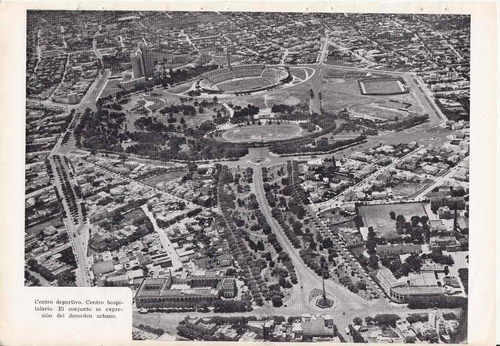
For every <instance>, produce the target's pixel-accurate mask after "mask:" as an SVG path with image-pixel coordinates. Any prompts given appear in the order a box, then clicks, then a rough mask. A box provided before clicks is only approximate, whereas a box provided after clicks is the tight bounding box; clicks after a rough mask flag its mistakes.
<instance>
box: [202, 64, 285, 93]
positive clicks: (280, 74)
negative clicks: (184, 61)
mask: <svg viewBox="0 0 500 346" xmlns="http://www.w3.org/2000/svg"><path fill="white" fill-rule="evenodd" d="M201 78H202V79H201V80H200V81H199V86H200V89H201V90H202V91H204V92H207V93H226V94H242V93H251V92H256V91H262V90H267V89H271V88H273V87H276V86H278V85H280V84H283V83H286V82H287V81H289V80H291V76H290V74H289V72H288V71H287V70H286V69H284V68H278V67H266V65H239V66H229V67H225V68H221V69H217V70H215V71H210V72H206V73H205V74H203V75H202V76H201Z"/></svg>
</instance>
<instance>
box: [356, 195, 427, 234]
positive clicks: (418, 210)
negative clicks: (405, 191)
mask: <svg viewBox="0 0 500 346" xmlns="http://www.w3.org/2000/svg"><path fill="white" fill-rule="evenodd" d="M391 211H393V212H394V213H396V216H397V215H400V214H401V215H403V216H404V217H405V219H406V220H410V218H411V217H412V216H415V215H417V216H424V215H427V213H426V212H425V209H424V206H423V205H422V203H400V204H381V205H366V206H365V205H364V206H360V207H359V210H358V213H359V215H360V216H361V217H362V218H363V223H364V225H365V227H370V226H373V228H374V229H375V232H377V235H378V236H387V235H388V234H391V233H395V232H396V220H392V219H391V217H390V216H389V213H390V212H391Z"/></svg>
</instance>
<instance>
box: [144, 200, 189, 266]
mask: <svg viewBox="0 0 500 346" xmlns="http://www.w3.org/2000/svg"><path fill="white" fill-rule="evenodd" d="M141 209H142V210H143V211H144V214H146V216H147V217H148V218H149V220H150V221H151V223H152V224H153V228H154V230H155V232H156V233H157V234H158V236H159V237H160V240H161V244H162V245H163V248H164V250H165V251H166V252H167V253H168V256H169V257H170V259H171V260H172V269H173V271H176V270H177V269H179V268H182V262H181V258H180V257H179V255H178V254H177V251H176V250H175V249H174V247H173V245H172V243H171V242H170V239H169V238H168V236H167V235H166V233H165V231H164V230H163V229H162V228H160V227H159V226H158V223H157V222H156V219H155V217H154V215H153V213H152V212H151V211H149V209H148V206H147V204H144V205H143V206H141Z"/></svg>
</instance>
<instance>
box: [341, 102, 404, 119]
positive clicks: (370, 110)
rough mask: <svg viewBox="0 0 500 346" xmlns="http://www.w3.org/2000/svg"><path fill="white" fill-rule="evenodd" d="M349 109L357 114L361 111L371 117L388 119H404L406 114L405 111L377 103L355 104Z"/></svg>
mask: <svg viewBox="0 0 500 346" xmlns="http://www.w3.org/2000/svg"><path fill="white" fill-rule="evenodd" d="M349 110H351V111H353V112H354V113H355V114H356V113H359V114H363V115H366V116H369V117H374V118H380V119H386V120H393V119H395V118H396V117H397V118H398V119H402V118H404V117H405V116H406V114H405V113H402V112H398V111H395V110H391V109H389V108H383V107H380V106H378V105H377V104H375V103H372V104H367V105H355V106H352V107H350V108H349Z"/></svg>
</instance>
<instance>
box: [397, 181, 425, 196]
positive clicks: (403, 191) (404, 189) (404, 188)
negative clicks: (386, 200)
mask: <svg viewBox="0 0 500 346" xmlns="http://www.w3.org/2000/svg"><path fill="white" fill-rule="evenodd" d="M432 183H433V181H432V180H426V181H423V182H421V183H414V182H409V181H404V182H401V183H399V184H397V185H396V186H394V187H393V188H392V191H393V193H394V196H395V197H397V198H403V197H410V198H411V197H412V196H413V195H415V194H416V193H417V191H419V190H422V189H424V188H426V187H427V186H429V185H430V184H432Z"/></svg>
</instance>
